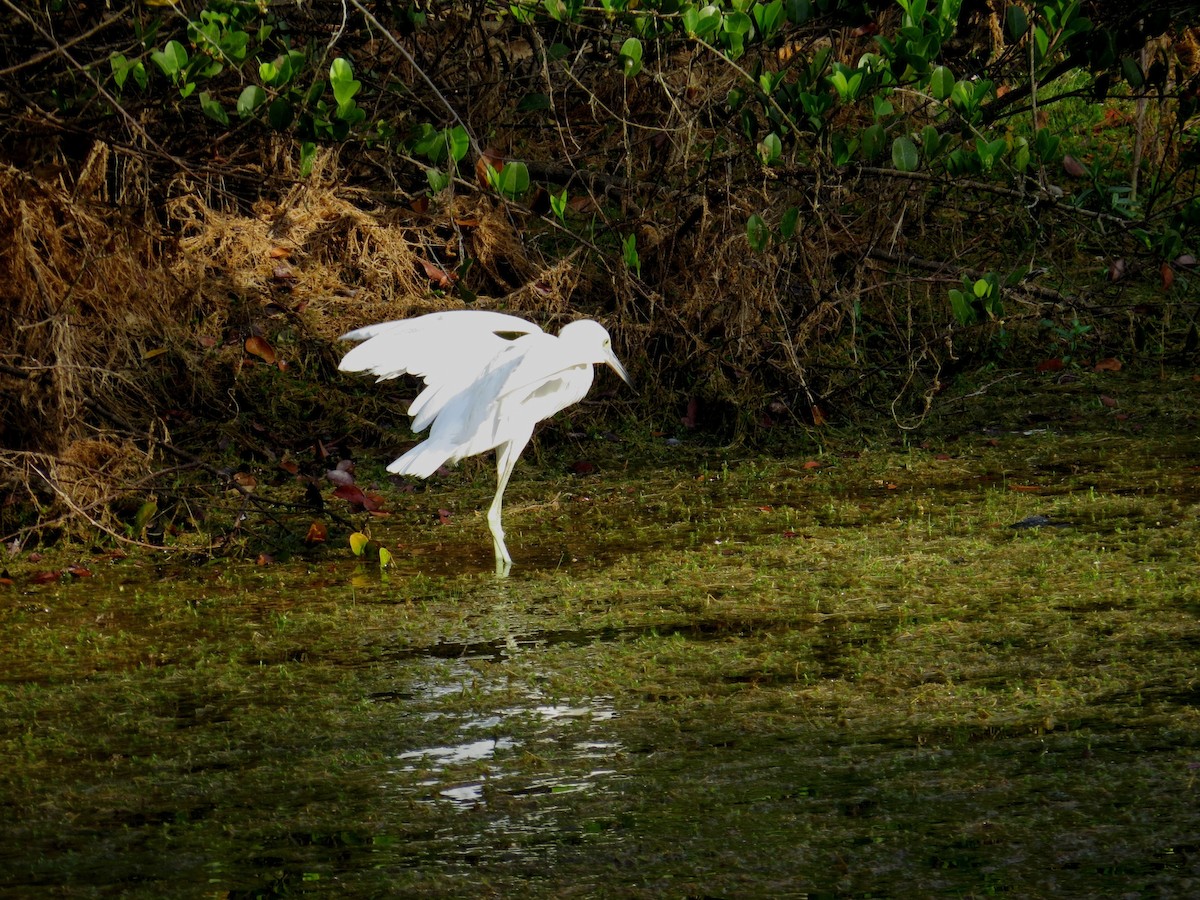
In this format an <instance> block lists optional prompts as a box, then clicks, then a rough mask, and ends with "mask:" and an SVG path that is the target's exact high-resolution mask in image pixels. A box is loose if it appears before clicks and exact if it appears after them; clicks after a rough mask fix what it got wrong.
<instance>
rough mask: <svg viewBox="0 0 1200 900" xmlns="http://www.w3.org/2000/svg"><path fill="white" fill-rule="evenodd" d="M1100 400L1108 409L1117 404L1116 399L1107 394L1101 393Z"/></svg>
mask: <svg viewBox="0 0 1200 900" xmlns="http://www.w3.org/2000/svg"><path fill="white" fill-rule="evenodd" d="M1100 402H1101V403H1103V404H1104V405H1105V406H1107V407H1108V408H1109V409H1113V408H1114V407H1116V405H1117V401H1116V400H1115V399H1113V398H1112V397H1110V396H1108V394H1101V395H1100Z"/></svg>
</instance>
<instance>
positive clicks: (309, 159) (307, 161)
mask: <svg viewBox="0 0 1200 900" xmlns="http://www.w3.org/2000/svg"><path fill="white" fill-rule="evenodd" d="M316 159H317V145H316V143H315V142H314V141H303V142H302V143H301V144H300V176H301V177H302V178H307V177H308V176H309V175H311V174H312V169H313V163H314V162H315V161H316Z"/></svg>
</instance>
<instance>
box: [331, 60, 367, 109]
mask: <svg viewBox="0 0 1200 900" xmlns="http://www.w3.org/2000/svg"><path fill="white" fill-rule="evenodd" d="M329 83H330V85H332V86H333V99H334V100H336V101H337V104H338V106H345V105H346V104H348V103H349V102H350V101H351V99H353V97H354V95H355V94H357V93H358V92H359V91H360V90H361V89H362V82H361V81H355V80H354V73H353V71H352V70H351V68H350V63H348V62H346V60H345V59H343V58H342V57H340V56H339V57H338V58H337V59H335V60H334V61H333V62H332V63H331V64H330V66H329Z"/></svg>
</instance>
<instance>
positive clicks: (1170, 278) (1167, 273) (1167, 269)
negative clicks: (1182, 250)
mask: <svg viewBox="0 0 1200 900" xmlns="http://www.w3.org/2000/svg"><path fill="white" fill-rule="evenodd" d="M1159 272H1160V273H1161V274H1162V286H1163V290H1164V291H1169V290H1170V289H1171V285H1173V284H1174V283H1175V270H1174V269H1172V268H1171V264H1170V263H1168V262H1165V263H1163V264H1162V268H1161V269H1160V270H1159Z"/></svg>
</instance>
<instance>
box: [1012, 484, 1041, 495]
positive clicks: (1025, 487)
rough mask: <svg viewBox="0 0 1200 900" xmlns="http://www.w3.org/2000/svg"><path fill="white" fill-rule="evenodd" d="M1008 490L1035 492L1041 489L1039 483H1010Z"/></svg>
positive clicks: (1025, 492) (1020, 492)
mask: <svg viewBox="0 0 1200 900" xmlns="http://www.w3.org/2000/svg"><path fill="white" fill-rule="evenodd" d="M1008 489H1009V490H1010V491H1016V492H1017V493H1018V494H1036V493H1039V492H1040V491H1041V489H1042V486H1041V485H1040V484H1010V485H1009V486H1008Z"/></svg>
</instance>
